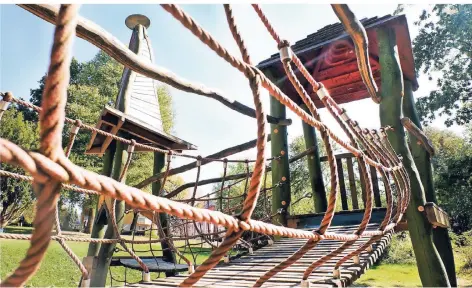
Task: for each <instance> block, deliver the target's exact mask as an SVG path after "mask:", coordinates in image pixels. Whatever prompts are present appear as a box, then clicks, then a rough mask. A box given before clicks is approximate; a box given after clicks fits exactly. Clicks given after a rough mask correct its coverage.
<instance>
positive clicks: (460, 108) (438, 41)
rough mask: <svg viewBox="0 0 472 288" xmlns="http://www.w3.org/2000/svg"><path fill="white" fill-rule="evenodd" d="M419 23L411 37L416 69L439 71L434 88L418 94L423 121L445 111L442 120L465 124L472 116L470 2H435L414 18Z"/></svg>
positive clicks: (449, 123) (471, 28)
mask: <svg viewBox="0 0 472 288" xmlns="http://www.w3.org/2000/svg"><path fill="white" fill-rule="evenodd" d="M415 24H416V25H418V26H419V27H420V31H419V34H418V36H417V37H416V38H415V39H414V41H413V45H414V47H413V52H414V56H415V66H416V70H417V71H422V72H423V73H426V74H427V75H429V79H430V80H432V79H433V78H432V76H433V75H432V74H433V73H435V72H439V74H440V76H439V77H438V79H437V82H436V84H437V89H435V90H433V91H431V93H430V94H429V95H427V96H425V97H422V98H418V100H417V102H416V106H417V109H418V112H419V115H420V117H421V121H423V122H424V124H425V125H426V124H428V123H430V122H431V121H432V120H434V119H435V117H436V112H438V111H439V115H446V116H447V119H446V120H445V124H446V125H447V126H451V125H452V124H454V123H456V124H458V125H464V124H466V123H469V122H470V121H471V120H472V102H471V94H470V91H472V59H471V58H472V5H459V4H455V5H452V4H447V5H435V6H434V7H433V8H432V10H431V11H427V10H424V11H423V13H422V14H421V15H420V17H419V20H418V21H417V22H415Z"/></svg>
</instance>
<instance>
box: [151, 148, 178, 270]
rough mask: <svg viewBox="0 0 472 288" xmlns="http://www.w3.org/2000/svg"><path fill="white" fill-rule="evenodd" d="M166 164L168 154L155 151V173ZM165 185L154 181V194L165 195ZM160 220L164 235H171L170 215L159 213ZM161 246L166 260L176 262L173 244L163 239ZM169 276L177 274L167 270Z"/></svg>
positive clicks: (160, 170) (160, 181) (159, 171)
mask: <svg viewBox="0 0 472 288" xmlns="http://www.w3.org/2000/svg"><path fill="white" fill-rule="evenodd" d="M165 166H166V155H165V154H163V153H159V152H154V171H153V174H154V175H156V174H158V173H161V172H162V171H163V170H164V167H165ZM162 185H164V183H162V180H159V181H156V182H153V183H152V195H155V196H164V194H165V192H164V189H162V194H163V195H159V192H160V191H161V187H162ZM158 215H159V221H160V222H161V226H162V230H163V232H164V235H162V236H164V237H169V236H170V232H171V231H170V227H169V215H167V214H166V213H159V214H158ZM161 247H162V258H163V260H164V261H167V262H171V263H176V258H175V254H174V251H172V249H170V248H171V246H170V245H169V242H168V241H167V240H166V241H162V242H161ZM169 276H175V273H174V272H166V277H169Z"/></svg>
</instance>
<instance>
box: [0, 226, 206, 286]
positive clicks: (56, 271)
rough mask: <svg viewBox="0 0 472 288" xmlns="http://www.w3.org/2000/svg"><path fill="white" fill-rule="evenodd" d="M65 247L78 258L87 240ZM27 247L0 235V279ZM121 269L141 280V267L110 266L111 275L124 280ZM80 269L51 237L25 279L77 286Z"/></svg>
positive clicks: (130, 279)
mask: <svg viewBox="0 0 472 288" xmlns="http://www.w3.org/2000/svg"><path fill="white" fill-rule="evenodd" d="M5 232H7V233H17V234H30V233H31V228H29V227H6V229H5ZM67 244H68V245H69V247H70V248H71V249H72V250H73V251H74V252H75V253H76V255H77V256H79V258H80V259H82V258H83V257H84V256H86V254H87V249H88V243H83V242H67ZM175 244H176V245H180V244H181V243H179V241H176V242H175ZM28 247H29V241H24V240H8V239H0V279H3V278H5V277H6V276H7V275H8V274H9V273H11V272H12V271H13V269H15V268H16V267H17V265H18V264H19V263H20V261H21V260H22V259H23V257H24V256H25V253H26V250H27V249H28ZM134 249H135V250H140V251H148V250H149V244H140V245H134ZM153 249H155V250H160V244H153ZM192 249H193V251H194V252H196V251H198V250H199V248H198V247H195V248H192ZM154 253H155V255H161V253H159V252H157V253H156V252H154ZM115 255H116V256H129V255H128V253H126V252H122V251H120V252H118V253H115ZM138 255H141V256H152V254H151V253H150V252H142V253H138ZM184 255H185V256H186V257H187V258H189V259H190V260H191V261H193V259H192V258H191V255H190V253H184ZM208 256H209V253H208V252H207V251H202V252H199V253H198V256H197V258H196V262H197V263H198V264H200V263H202V262H203V261H204V260H205V259H206V258H207V257H208ZM125 270H126V274H127V281H128V282H138V281H140V280H141V271H138V270H133V269H126V268H124V267H112V273H113V277H114V278H117V279H120V280H124V275H125ZM80 276H81V274H80V272H79V270H78V268H77V266H76V265H75V264H74V263H73V262H72V260H71V259H70V257H69V256H68V255H67V254H66V253H65V251H64V250H63V249H62V247H61V246H60V245H59V244H58V243H57V242H56V241H52V242H51V244H50V246H49V248H48V251H47V252H46V256H45V259H44V260H43V262H42V264H41V267H40V269H39V271H38V272H37V273H36V274H35V275H34V276H33V278H32V279H31V280H30V281H29V282H28V283H27V286H34V287H38V286H40V287H44V286H56V287H65V286H67V287H77V284H78V280H79V279H80ZM158 277H159V275H158V273H151V278H158ZM107 285H110V277H108V280H107ZM113 285H114V286H123V283H118V282H113Z"/></svg>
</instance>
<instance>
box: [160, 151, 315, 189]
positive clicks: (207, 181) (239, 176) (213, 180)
mask: <svg viewBox="0 0 472 288" xmlns="http://www.w3.org/2000/svg"><path fill="white" fill-rule="evenodd" d="M314 151H315V148H314V147H311V148H309V149H307V150H305V151H303V152H302V153H300V154H298V155H296V156H293V157H292V158H290V159H289V160H288V162H289V163H292V162H295V161H298V160H300V159H302V158H303V157H305V156H307V155H310V154H312V153H313V152H314ZM270 171H272V167H267V168H266V172H270ZM251 175H252V172H250V173H249V176H251ZM246 177H248V174H247V173H240V174H234V175H227V176H226V177H225V180H228V181H229V180H238V179H242V178H246ZM221 181H223V177H217V178H210V179H204V180H200V181H198V186H203V185H208V184H213V183H218V182H221ZM277 183H278V182H277ZM273 184H274V183H273ZM194 186H195V182H190V183H186V184H184V185H182V186H179V187H178V188H177V189H175V190H174V191H172V192H170V193H169V194H167V195H166V197H167V198H172V197H175V196H177V195H178V194H179V193H180V192H182V191H184V190H185V189H188V188H190V187H194Z"/></svg>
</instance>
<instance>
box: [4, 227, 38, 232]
mask: <svg viewBox="0 0 472 288" xmlns="http://www.w3.org/2000/svg"><path fill="white" fill-rule="evenodd" d="M3 232H4V233H12V234H31V233H33V227H21V226H7V227H5V228H3Z"/></svg>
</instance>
